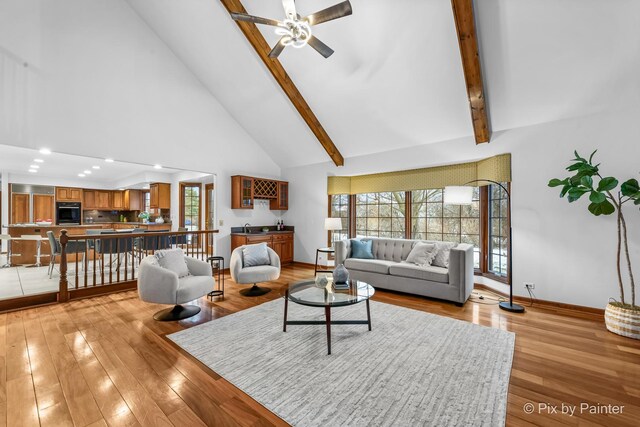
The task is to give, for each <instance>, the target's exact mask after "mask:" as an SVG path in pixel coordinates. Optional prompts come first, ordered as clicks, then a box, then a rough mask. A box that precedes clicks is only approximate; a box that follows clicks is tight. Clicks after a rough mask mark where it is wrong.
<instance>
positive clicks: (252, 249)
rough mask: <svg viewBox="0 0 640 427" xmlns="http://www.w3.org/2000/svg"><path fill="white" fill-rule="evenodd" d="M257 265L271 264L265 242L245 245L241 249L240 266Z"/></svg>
mask: <svg viewBox="0 0 640 427" xmlns="http://www.w3.org/2000/svg"><path fill="white" fill-rule="evenodd" d="M258 265H271V258H269V251H268V250H267V244H266V243H258V244H257V245H247V246H245V247H244V248H243V249H242V266H243V267H255V266H258Z"/></svg>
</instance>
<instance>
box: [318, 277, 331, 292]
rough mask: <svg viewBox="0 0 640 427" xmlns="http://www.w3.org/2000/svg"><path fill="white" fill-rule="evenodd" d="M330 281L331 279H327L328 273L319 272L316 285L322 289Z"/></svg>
mask: <svg viewBox="0 0 640 427" xmlns="http://www.w3.org/2000/svg"><path fill="white" fill-rule="evenodd" d="M328 283H329V279H327V276H326V275H324V274H319V275H318V276H316V287H318V288H321V289H322V288H326V287H327V284H328Z"/></svg>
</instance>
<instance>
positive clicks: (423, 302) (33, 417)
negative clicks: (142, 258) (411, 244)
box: [0, 266, 640, 427]
mask: <svg viewBox="0 0 640 427" xmlns="http://www.w3.org/2000/svg"><path fill="white" fill-rule="evenodd" d="M310 276H313V270H312V269H309V268H308V267H306V266H294V267H287V268H284V269H283V271H282V276H281V278H280V280H278V281H277V282H274V283H272V284H270V285H269V286H270V287H271V288H273V289H274V291H272V292H271V293H269V294H267V295H265V296H263V297H258V298H247V297H242V296H240V295H239V293H238V290H239V289H241V287H240V286H238V285H235V284H233V283H232V282H231V280H227V288H226V289H227V296H226V297H225V299H224V300H216V301H215V302H213V303H212V302H210V301H208V300H206V299H202V300H200V301H199V304H200V305H201V306H202V312H201V313H200V314H199V315H198V316H196V317H194V318H191V319H188V320H186V321H182V322H180V323H175V322H172V323H161V322H155V321H154V320H153V319H152V314H153V313H154V312H155V311H157V310H159V309H161V308H164V307H163V306H159V305H154V304H146V303H143V302H141V301H140V300H139V299H138V297H137V294H136V293H135V292H132V291H130V292H124V293H118V294H112V295H108V296H102V297H96V298H90V299H85V300H78V301H72V302H69V303H66V304H61V305H52V306H47V307H40V308H34V309H28V310H23V311H18V312H13V313H5V314H0V425H7V426H12V427H13V426H21V425H24V426H37V425H38V424H40V425H43V426H64V425H76V426H106V425H113V426H120V425H122V426H124V425H145V426H163V425H167V426H170V425H175V426H189V427H195V426H201V425H209V426H279V425H286V423H284V422H283V421H282V420H280V419H279V418H278V417H277V416H275V415H273V414H272V413H270V412H269V411H267V410H266V409H265V408H263V407H262V406H261V405H259V404H258V403H256V402H255V401H253V400H252V399H251V398H250V397H248V396H247V395H246V394H244V393H243V392H242V391H240V390H238V389H237V388H235V387H234V386H232V385H231V384H229V383H228V382H227V381H225V380H224V379H223V378H221V377H220V376H218V375H217V374H216V373H215V372H212V371H211V370H209V369H208V368H206V367H205V366H204V365H202V364H200V363H199V362H198V361H196V360H195V359H193V358H192V357H190V356H189V355H188V354H186V353H185V352H183V351H182V350H180V349H179V348H177V347H176V346H175V345H174V344H172V343H171V342H170V341H168V340H167V339H166V338H165V335H166V334H168V333H172V332H175V331H178V330H181V329H184V328H188V327H190V326H193V325H195V324H198V323H202V322H207V321H209V320H211V319H215V318H218V317H221V316H225V315H227V314H230V313H233V312H236V311H239V310H243V309H246V308H249V307H252V306H254V305H258V304H261V303H263V302H265V301H269V300H272V299H274V298H278V297H279V295H280V292H279V291H280V289H281V288H282V287H283V286H284V285H285V284H286V283H288V282H290V281H293V280H298V279H303V278H307V277H310ZM374 299H375V300H377V301H382V302H386V303H390V304H396V305H401V306H404V307H409V308H413V309H417V310H423V311H428V312H431V313H435V314H439V315H443V316H448V317H453V318H457V319H462V320H465V321H469V322H473V323H478V324H481V325H486V326H491V327H496V328H503V329H507V330H510V331H513V332H515V333H516V334H517V335H516V351H515V356H514V362H513V370H512V373H511V379H510V385H509V401H508V415H507V425H543V426H551V425H590V426H593V425H603V426H618V425H619V426H625V425H629V426H632V425H638V420H639V419H640V342H638V341H634V340H629V339H625V338H622V337H618V336H616V335H613V334H611V333H609V332H607V331H606V330H605V327H604V324H603V321H602V319H600V318H598V316H596V315H591V314H584V313H576V312H571V311H566V310H560V309H553V310H552V309H545V308H537V307H531V308H528V310H527V312H526V314H524V315H516V314H511V313H507V312H504V311H500V310H499V309H498V308H497V306H495V305H481V304H475V303H472V302H468V303H467V304H466V305H465V306H464V307H456V306H455V305H453V304H449V303H445V302H440V301H434V300H429V299H426V298H421V297H414V296H408V295H402V294H397V293H391V292H383V291H378V292H377V293H376V295H375V298H374ZM211 339H215V337H214V336H212V337H211ZM527 402H532V403H534V405H536V408H537V405H538V404H539V403H548V404H549V405H556V406H558V407H560V405H562V403H565V404H566V405H578V410H577V412H579V405H580V403H581V402H586V403H591V404H596V403H599V404H602V405H608V404H614V405H624V408H623V412H622V414H620V415H604V414H588V413H582V414H580V413H577V414H575V415H574V416H572V417H570V416H568V415H563V414H561V413H560V409H558V412H559V413H557V414H552V413H542V414H538V413H534V414H530V415H529V414H526V413H525V412H524V411H523V406H524V405H525V404H526V403H527Z"/></svg>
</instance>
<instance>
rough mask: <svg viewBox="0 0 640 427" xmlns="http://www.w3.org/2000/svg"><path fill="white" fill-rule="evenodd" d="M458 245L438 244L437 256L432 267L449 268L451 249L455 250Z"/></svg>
mask: <svg viewBox="0 0 640 427" xmlns="http://www.w3.org/2000/svg"><path fill="white" fill-rule="evenodd" d="M457 245H458V244H457V243H452V242H436V251H437V252H436V256H435V258H433V261H432V262H431V265H433V266H436V267H444V268H447V267H449V255H450V254H451V249H453V248H455V247H456V246H457Z"/></svg>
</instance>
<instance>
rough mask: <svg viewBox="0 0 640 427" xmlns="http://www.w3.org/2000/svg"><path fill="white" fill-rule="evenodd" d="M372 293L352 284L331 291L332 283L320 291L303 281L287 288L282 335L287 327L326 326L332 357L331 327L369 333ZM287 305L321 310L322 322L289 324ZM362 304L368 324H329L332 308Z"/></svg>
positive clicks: (365, 285)
mask: <svg viewBox="0 0 640 427" xmlns="http://www.w3.org/2000/svg"><path fill="white" fill-rule="evenodd" d="M374 293H375V289H374V288H373V286H371V285H369V284H368V283H365V282H361V281H359V280H352V281H351V282H350V284H349V289H348V290H344V291H341V290H335V289H333V286H332V283H331V281H329V283H328V284H327V286H325V287H323V288H319V287H317V286H316V283H315V281H314V280H303V281H301V282H295V283H292V284H290V285H289V286H288V287H287V288H285V290H284V294H283V297H284V325H283V328H282V330H283V332H287V325H326V327H327V350H328V354H331V325H368V326H369V330H371V311H370V310H369V298H371V297H372V296H373V294H374ZM289 301H291V302H294V303H296V304H300V305H307V306H310V307H324V314H325V320H324V321H322V320H288V319H287V310H288V306H289ZM363 301H364V302H365V303H366V306H367V320H331V309H332V308H333V307H346V306H348V305H354V304H358V303H359V302H363Z"/></svg>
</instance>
